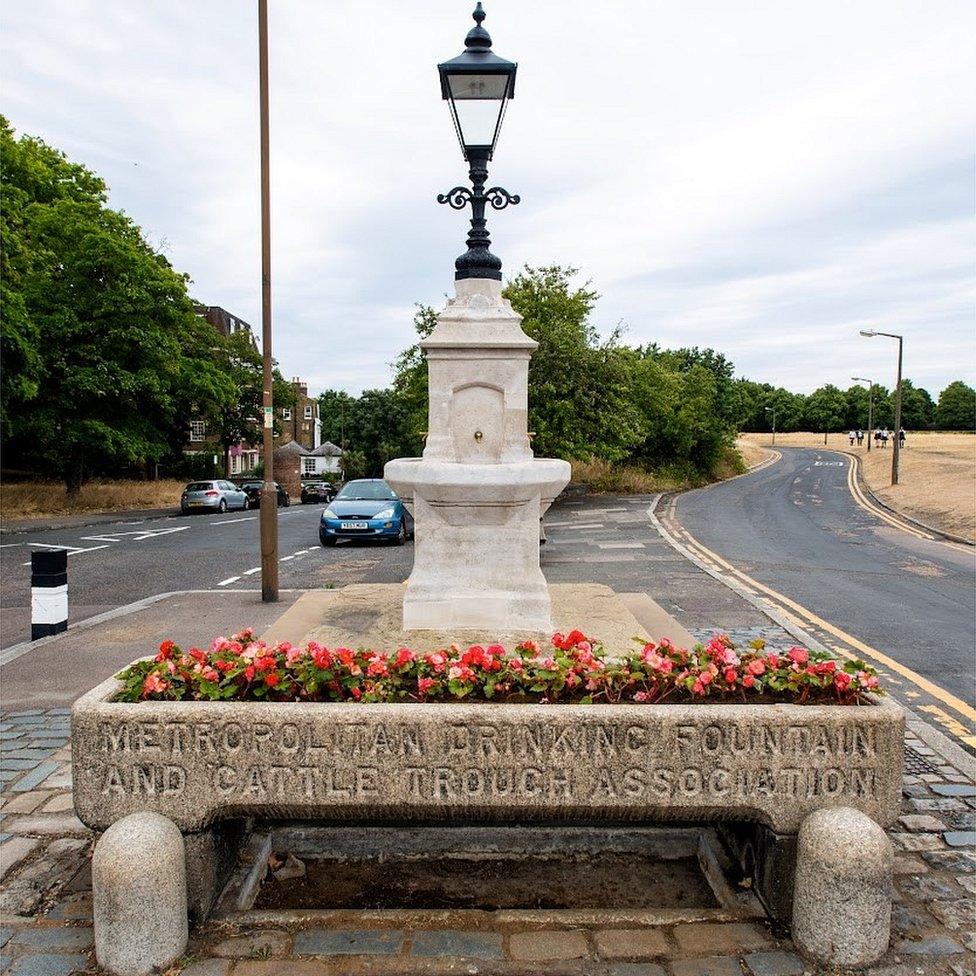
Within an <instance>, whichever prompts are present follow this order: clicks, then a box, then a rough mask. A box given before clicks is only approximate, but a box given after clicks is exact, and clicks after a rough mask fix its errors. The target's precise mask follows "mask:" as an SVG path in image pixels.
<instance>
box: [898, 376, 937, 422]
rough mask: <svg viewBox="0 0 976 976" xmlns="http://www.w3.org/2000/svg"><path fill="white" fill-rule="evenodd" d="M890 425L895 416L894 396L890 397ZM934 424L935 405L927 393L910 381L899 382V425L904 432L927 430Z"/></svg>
mask: <svg viewBox="0 0 976 976" xmlns="http://www.w3.org/2000/svg"><path fill="white" fill-rule="evenodd" d="M890 403H891V416H892V423H894V416H895V394H894V392H892V394H891V397H890ZM934 423H935V404H934V403H933V402H932V397H931V396H929V391H928V390H925V389H923V388H922V387H918V386H915V384H914V383H913V382H912V381H911V380H907V379H903V380H902V381H901V425H902V427H904V428H905V430H929V429H930V428H931V427H932V425H933V424H934Z"/></svg>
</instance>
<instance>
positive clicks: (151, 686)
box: [142, 671, 169, 695]
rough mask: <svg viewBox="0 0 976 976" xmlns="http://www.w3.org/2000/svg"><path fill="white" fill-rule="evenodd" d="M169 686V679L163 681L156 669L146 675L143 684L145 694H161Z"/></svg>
mask: <svg viewBox="0 0 976 976" xmlns="http://www.w3.org/2000/svg"><path fill="white" fill-rule="evenodd" d="M168 687H169V682H168V681H163V679H162V678H160V676H159V675H158V674H156V672H155V671H153V672H150V673H149V674H147V675H146V680H145V681H144V682H143V685H142V693H143V694H144V695H161V694H162V693H163V692H164V691H165V690H166V689H167V688H168Z"/></svg>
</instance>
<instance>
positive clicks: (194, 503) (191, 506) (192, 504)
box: [190, 502, 203, 508]
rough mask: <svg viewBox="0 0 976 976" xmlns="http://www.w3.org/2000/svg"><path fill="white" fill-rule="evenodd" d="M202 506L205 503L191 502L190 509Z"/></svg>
mask: <svg viewBox="0 0 976 976" xmlns="http://www.w3.org/2000/svg"><path fill="white" fill-rule="evenodd" d="M202 504H203V502H190V508H193V506H194V505H202Z"/></svg>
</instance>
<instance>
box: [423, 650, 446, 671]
mask: <svg viewBox="0 0 976 976" xmlns="http://www.w3.org/2000/svg"><path fill="white" fill-rule="evenodd" d="M424 660H425V661H426V662H427V663H428V664H429V665H430V666H431V667H432V668H433V669H434V670H435V671H436V672H437V673H438V674H439V673H440V672H441V671H443V670H444V668H445V666H446V665H447V655H446V654H445V653H444V652H443V651H434V653H433V654H428V655H427V656H426V657H425V658H424Z"/></svg>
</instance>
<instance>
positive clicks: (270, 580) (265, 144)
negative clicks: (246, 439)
mask: <svg viewBox="0 0 976 976" xmlns="http://www.w3.org/2000/svg"><path fill="white" fill-rule="evenodd" d="M258 48H259V69H258V71H259V87H260V102H261V375H262V384H261V385H262V386H263V388H264V390H263V393H262V396H261V403H262V407H263V410H262V414H263V417H262V421H263V425H264V426H263V433H264V443H263V451H262V453H263V455H264V484H263V485H262V486H261V511H260V513H259V515H260V519H261V599H262V601H263V602H265V603H277V602H278V491H277V489H276V488H275V484H274V403H273V400H272V391H273V389H274V361H273V359H272V358H271V177H270V172H271V169H270V146H269V143H270V138H269V113H268V0H258Z"/></svg>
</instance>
